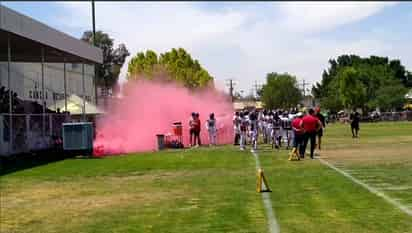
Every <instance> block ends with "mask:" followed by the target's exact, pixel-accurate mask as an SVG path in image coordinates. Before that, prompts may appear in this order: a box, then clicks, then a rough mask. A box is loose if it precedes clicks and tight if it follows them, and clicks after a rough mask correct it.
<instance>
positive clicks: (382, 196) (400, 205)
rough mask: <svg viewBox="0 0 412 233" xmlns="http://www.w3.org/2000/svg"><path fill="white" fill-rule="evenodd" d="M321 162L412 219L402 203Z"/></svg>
mask: <svg viewBox="0 0 412 233" xmlns="http://www.w3.org/2000/svg"><path fill="white" fill-rule="evenodd" d="M319 161H320V162H321V163H322V164H324V165H326V166H328V167H329V168H332V169H333V170H335V171H337V172H338V173H340V174H342V175H343V176H345V177H346V178H348V179H350V180H351V181H353V182H354V183H356V184H358V185H360V186H362V187H364V188H365V189H367V190H368V191H369V192H371V193H373V194H375V195H376V196H379V197H381V198H383V199H384V200H385V201H387V202H389V203H390V204H392V205H394V206H396V207H398V208H399V209H400V210H402V211H403V212H404V213H406V214H407V215H409V216H411V217H412V209H410V208H408V207H407V206H404V205H402V204H401V203H400V202H398V201H397V200H395V199H393V198H390V197H388V196H386V195H385V194H384V193H382V192H380V191H378V190H377V189H375V188H373V187H371V186H369V185H368V184H366V183H364V182H362V181H360V180H358V179H356V178H355V177H353V176H351V175H350V174H349V173H347V172H345V171H344V170H341V169H339V168H337V167H335V166H334V165H332V164H330V163H329V162H327V161H326V160H323V159H321V158H319Z"/></svg>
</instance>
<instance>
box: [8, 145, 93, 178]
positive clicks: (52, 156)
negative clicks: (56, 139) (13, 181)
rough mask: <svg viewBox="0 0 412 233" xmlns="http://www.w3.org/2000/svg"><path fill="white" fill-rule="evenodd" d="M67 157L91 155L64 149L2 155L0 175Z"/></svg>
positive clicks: (80, 157) (86, 157)
mask: <svg viewBox="0 0 412 233" xmlns="http://www.w3.org/2000/svg"><path fill="white" fill-rule="evenodd" d="M67 158H77V159H90V158H92V157H89V156H76V157H75V156H74V155H73V154H65V153H64V152H62V151H43V152H37V153H30V154H18V155H13V156H7V157H0V176H2V175H6V174H10V173H13V172H17V171H22V170H25V169H30V168H34V167H38V166H42V165H46V164H49V163H54V162H58V161H61V160H64V159H67Z"/></svg>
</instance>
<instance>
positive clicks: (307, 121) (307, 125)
mask: <svg viewBox="0 0 412 233" xmlns="http://www.w3.org/2000/svg"><path fill="white" fill-rule="evenodd" d="M321 124H322V123H321V122H320V121H319V119H318V118H316V116H315V111H314V110H313V109H309V115H306V116H304V117H303V118H302V127H303V129H304V131H305V134H304V141H303V149H302V151H303V153H304V152H305V151H306V147H307V145H308V141H309V140H310V158H311V159H313V153H314V151H315V143H316V134H317V132H318V130H319V129H320V127H321Z"/></svg>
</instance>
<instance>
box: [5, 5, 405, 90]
mask: <svg viewBox="0 0 412 233" xmlns="http://www.w3.org/2000/svg"><path fill="white" fill-rule="evenodd" d="M2 4H4V5H5V6H7V7H10V8H12V9H14V10H16V11H19V12H21V13H23V14H25V15H28V16H30V17H32V18H35V19H37V20H39V21H41V22H43V23H46V24H48V25H49V26H52V27H54V28H56V29H58V30H61V31H64V32H66V33H68V34H70V35H72V36H74V37H80V36H81V34H82V32H83V31H84V30H89V29H90V28H91V12H90V8H91V7H90V3H88V2H86V3H85V2H4V1H3V2H2ZM96 24H97V29H98V30H103V31H106V32H108V33H109V34H110V35H111V36H112V37H113V38H114V39H115V43H125V44H126V46H127V47H128V48H129V50H130V51H131V53H132V54H135V53H137V52H139V51H142V50H146V49H153V50H155V51H157V52H158V53H160V52H164V51H166V50H168V49H170V48H172V47H183V48H185V49H187V50H188V51H189V52H190V53H191V54H192V56H193V57H195V58H196V59H198V60H199V61H200V63H201V64H202V65H203V66H204V67H206V69H207V70H208V71H209V72H210V73H211V74H212V75H213V76H214V77H215V78H216V80H218V81H219V82H221V83H224V81H225V80H226V79H228V78H233V79H235V80H236V83H237V86H236V88H238V90H239V89H242V90H245V92H246V93H248V92H249V90H250V89H251V86H252V84H253V83H254V82H255V80H256V81H258V83H264V80H265V74H266V73H268V72H289V73H291V74H294V75H296V76H297V77H298V79H299V80H302V79H305V80H306V81H309V82H310V83H314V82H316V81H319V80H320V78H321V73H322V70H323V69H325V68H327V65H328V64H327V63H328V60H329V59H330V58H335V57H337V56H338V55H340V54H343V53H353V54H359V55H361V56H370V55H379V56H389V57H390V58H397V59H401V61H402V63H403V64H404V65H405V66H406V67H407V68H408V69H409V70H412V45H411V41H412V31H411V30H409V25H411V24H412V3H411V2H401V3H393V2H286V3H285V2H177V3H170V2H168V3H166V2H144V3H142V2H120V3H119V2H116V3H115V2H97V3H96ZM125 70H126V66H125V67H123V72H122V79H124V75H125Z"/></svg>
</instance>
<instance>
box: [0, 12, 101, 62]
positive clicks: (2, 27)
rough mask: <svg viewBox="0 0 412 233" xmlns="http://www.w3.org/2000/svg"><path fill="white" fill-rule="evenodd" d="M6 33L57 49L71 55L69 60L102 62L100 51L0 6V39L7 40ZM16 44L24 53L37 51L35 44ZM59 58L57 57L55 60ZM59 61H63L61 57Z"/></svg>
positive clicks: (21, 42)
mask: <svg viewBox="0 0 412 233" xmlns="http://www.w3.org/2000/svg"><path fill="white" fill-rule="evenodd" d="M6 32H10V33H12V34H14V35H15V36H18V37H22V38H26V39H29V40H31V41H33V42H36V43H38V44H43V45H45V46H48V47H51V48H54V49H57V50H59V51H62V52H64V53H65V54H71V55H72V57H70V58H71V59H72V60H75V59H76V57H77V59H78V58H81V59H84V60H87V61H90V62H93V63H102V62H103V52H102V50H101V49H99V48H97V47H94V46H91V45H89V44H88V43H86V42H84V41H81V40H79V39H76V38H74V37H72V36H69V35H67V34H65V33H63V32H60V31H57V30H56V29H53V28H51V27H49V26H47V25H45V24H43V23H41V22H39V21H36V20H34V19H32V18H30V17H27V16H25V15H22V14H20V13H18V12H16V11H14V10H12V9H9V8H7V7H5V6H2V5H0V39H6V38H7V37H6V36H5V35H7V34H6ZM16 41H18V40H16ZM16 43H17V42H16ZM18 43H19V45H18V46H24V49H25V50H26V51H27V50H28V51H31V52H32V53H33V52H34V51H37V50H36V49H37V46H36V43H27V42H24V41H23V40H19V41H18ZM30 46H31V47H30ZM12 52H13V51H12ZM59 56H60V55H57V56H56V59H57V58H58V57H59ZM60 59H61V60H62V61H63V57H61V58H60ZM59 62H60V61H59Z"/></svg>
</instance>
